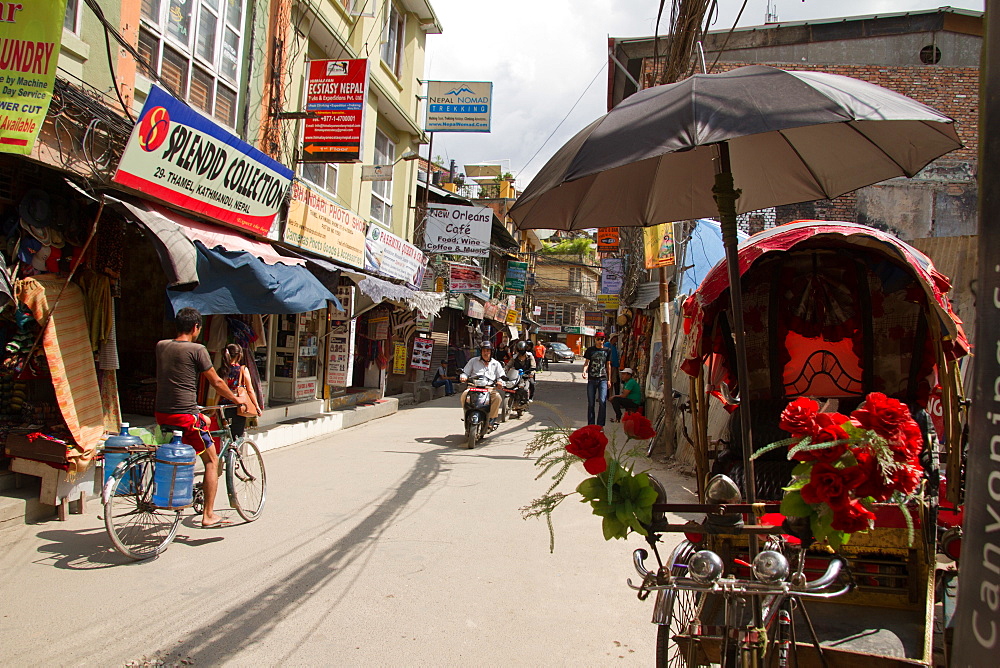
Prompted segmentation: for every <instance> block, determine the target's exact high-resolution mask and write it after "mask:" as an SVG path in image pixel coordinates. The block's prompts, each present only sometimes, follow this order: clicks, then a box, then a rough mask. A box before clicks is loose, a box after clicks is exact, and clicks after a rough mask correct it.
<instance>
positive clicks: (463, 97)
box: [424, 81, 493, 132]
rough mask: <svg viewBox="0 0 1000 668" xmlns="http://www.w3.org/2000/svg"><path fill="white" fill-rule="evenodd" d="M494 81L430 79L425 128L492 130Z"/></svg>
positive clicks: (429, 130)
mask: <svg viewBox="0 0 1000 668" xmlns="http://www.w3.org/2000/svg"><path fill="white" fill-rule="evenodd" d="M492 97H493V83H492V82H490V81H428V82H427V118H426V122H425V123H424V130H425V131H426V132H489V131H490V110H491V108H492Z"/></svg>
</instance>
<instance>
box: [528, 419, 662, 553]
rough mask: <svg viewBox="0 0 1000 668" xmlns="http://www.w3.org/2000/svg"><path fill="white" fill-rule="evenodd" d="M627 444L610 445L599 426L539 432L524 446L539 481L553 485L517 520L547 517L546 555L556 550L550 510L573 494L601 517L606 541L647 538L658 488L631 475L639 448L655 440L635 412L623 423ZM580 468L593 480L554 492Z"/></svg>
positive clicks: (641, 474)
mask: <svg viewBox="0 0 1000 668" xmlns="http://www.w3.org/2000/svg"><path fill="white" fill-rule="evenodd" d="M622 427H623V429H624V431H625V436H626V440H625V444H624V445H623V446H622V447H620V448H619V447H616V445H615V443H614V441H612V442H611V443H610V446H609V442H608V437H607V435H605V433H604V429H603V427H600V426H598V425H588V426H586V427H581V428H580V429H577V430H576V431H572V432H571V431H570V430H568V429H563V428H558V427H553V428H551V429H546V430H544V431H541V432H539V433H538V435H537V436H535V438H534V439H532V440H531V442H530V443H528V446H527V449H526V450H525V455H526V456H529V457H536V460H535V466H537V467H539V468H540V469H541V471H540V472H539V473H538V475H537V476H535V479H536V480H537V479H539V478H541V477H542V476H545V475H547V474H549V473H551V474H552V481H553V482H552V485H550V486H549V488H548V490H547V491H546V492H545V494H544V495H543V496H541V497H539V498H537V499H535V500H534V501H532V502H531V503H530V504H529V505H527V506H525V507H523V508H521V516H522V517H524V518H525V519H528V518H529V517H541V516H545V519H546V522H547V524H548V527H549V550H550V551H552V550H554V549H555V531H554V529H553V526H552V511H553V510H555V509H556V508H557V507H558V506H559V504H560V503H562V502H563V501H564V500H565V499H566V498H567V497H569V496H572V495H573V494H579V495H580V497H581V499H580V500H581V502H582V503H589V504H590V505H591V508H592V509H593V513H594V514H595V515H597V516H599V517H601V518H603V520H602V528H603V530H604V539H605V540H611V539H612V538H625V537H626V536H628V534H629V533H630V532H631V531H635V532H636V533H638V534H641V535H643V536H645V535H647V530H646V528H645V526H644V525H648V524H649V523H650V522H651V521H652V518H653V503H655V502H656V499H657V497H658V492H657V487H658V485H659V483H657V482H656V481H655V480H653V479H651V478H650V477H649V474H648V473H647V472H645V471H641V472H638V473H636V472H635V459H636V458H637V457H639V456H640V454H641V451H640V450H639V449H638V447H637V446H638V443H636V444H635V445H633V446H630V445H629V444H630V443H631V441H637V442H639V441H648V440H649V439H650V438H653V437H654V436H655V435H656V432H655V431H654V430H653V427H652V425H651V424H650V422H649V420H648V419H647V418H646V417H644V416H642V415H640V414H638V413H626V414H625V417H623V418H622ZM581 462H582V463H583V468H584V469H585V470H586V471H587V473H589V474H591V477H589V478H586V479H585V480H583V482H581V483H580V484H579V485H577V487H576V489H575V491H573V492H569V493H565V492H559V491H556V488H557V487H559V485H560V484H562V482H563V480H564V479H565V478H566V475H567V474H568V473H569V472H570V470H571V469H572V468H573V466H574V465H576V464H579V463H581Z"/></svg>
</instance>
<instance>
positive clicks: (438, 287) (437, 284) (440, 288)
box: [434, 276, 445, 292]
mask: <svg viewBox="0 0 1000 668" xmlns="http://www.w3.org/2000/svg"><path fill="white" fill-rule="evenodd" d="M444 291H445V289H444V277H442V276H439V277H437V278H435V279H434V292H444Z"/></svg>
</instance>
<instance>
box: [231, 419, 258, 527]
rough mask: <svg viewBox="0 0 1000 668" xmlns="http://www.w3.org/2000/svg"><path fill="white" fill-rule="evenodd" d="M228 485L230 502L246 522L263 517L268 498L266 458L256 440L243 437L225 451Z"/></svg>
mask: <svg viewBox="0 0 1000 668" xmlns="http://www.w3.org/2000/svg"><path fill="white" fill-rule="evenodd" d="M226 487H227V488H228V489H229V503H230V504H231V505H232V506H233V508H235V509H236V512H238V513H239V514H240V517H242V518H243V519H244V520H246V521H247V522H253V521H254V520H255V519H257V518H258V517H260V513H261V511H262V510H263V509H264V501H266V500H267V474H266V473H265V472H264V458H263V457H261V456H260V450H258V449H257V446H256V445H255V444H254V442H253V441H248V440H246V439H243V438H240V439H238V440H237V441H236V442H234V443H233V444H232V445H231V446H230V447H229V451H228V452H227V453H226Z"/></svg>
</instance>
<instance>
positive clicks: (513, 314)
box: [504, 309, 521, 325]
mask: <svg viewBox="0 0 1000 668" xmlns="http://www.w3.org/2000/svg"><path fill="white" fill-rule="evenodd" d="M504 322H506V323H507V324H508V325H520V324H521V312H520V311H518V310H517V309H510V310H509V311H507V319H506V320H505V321H504Z"/></svg>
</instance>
